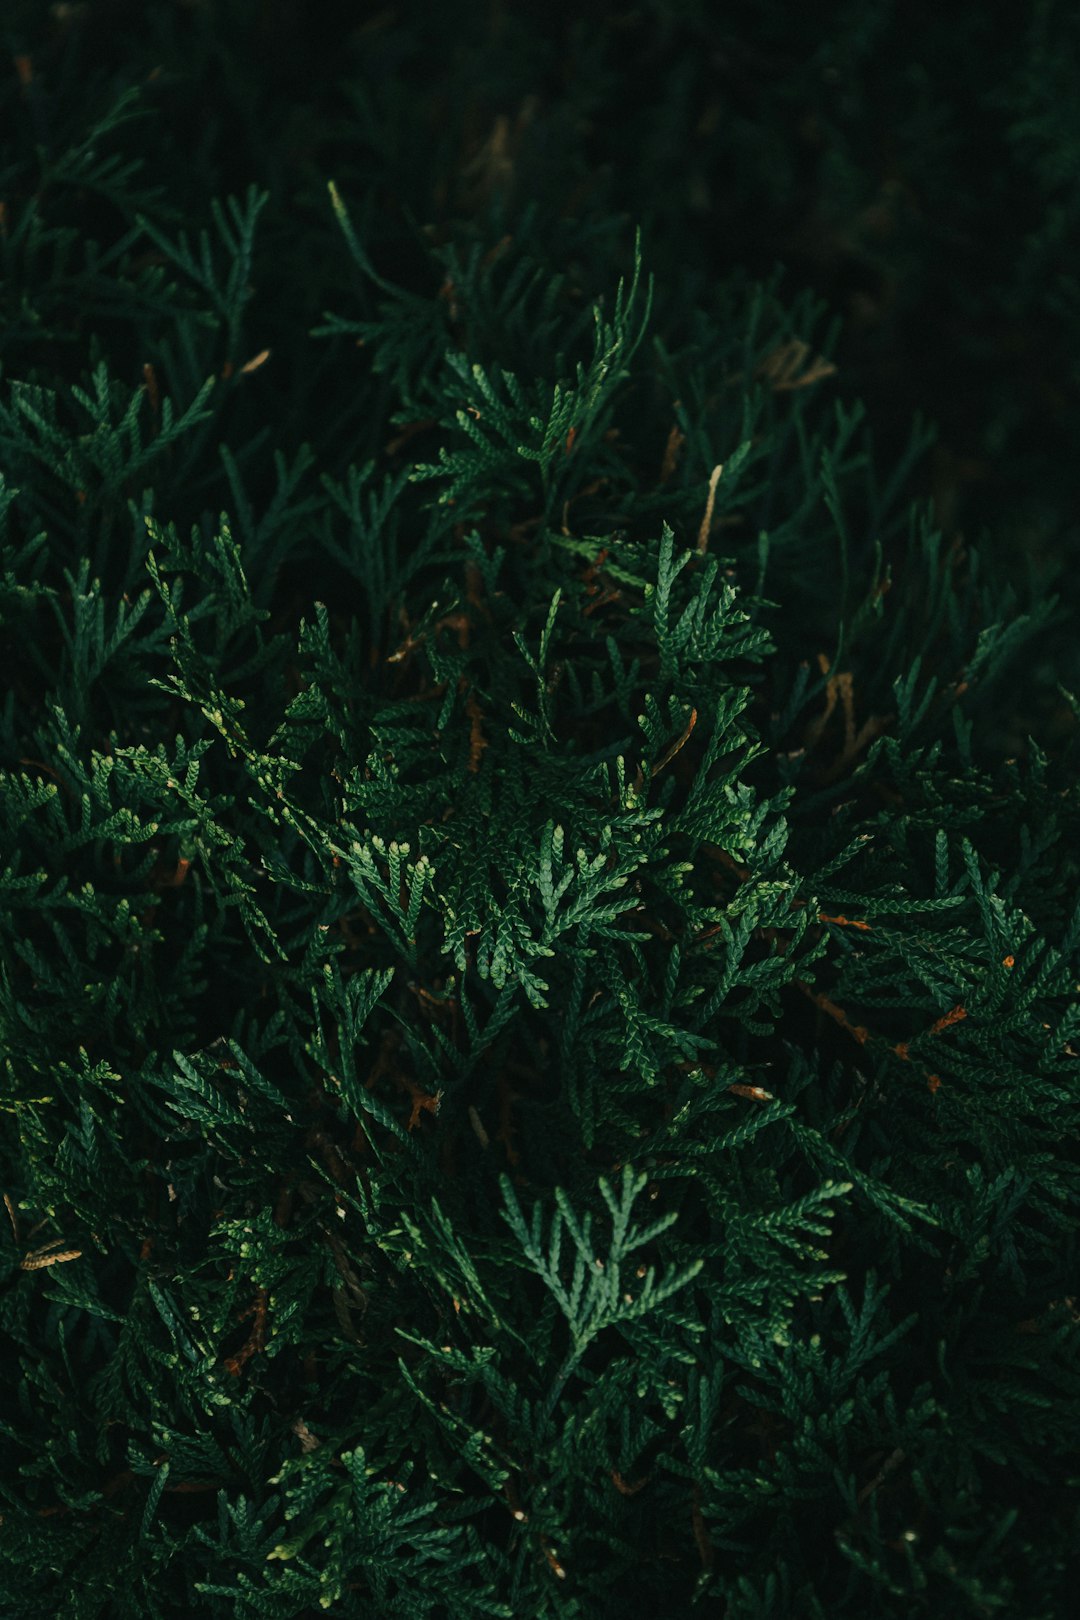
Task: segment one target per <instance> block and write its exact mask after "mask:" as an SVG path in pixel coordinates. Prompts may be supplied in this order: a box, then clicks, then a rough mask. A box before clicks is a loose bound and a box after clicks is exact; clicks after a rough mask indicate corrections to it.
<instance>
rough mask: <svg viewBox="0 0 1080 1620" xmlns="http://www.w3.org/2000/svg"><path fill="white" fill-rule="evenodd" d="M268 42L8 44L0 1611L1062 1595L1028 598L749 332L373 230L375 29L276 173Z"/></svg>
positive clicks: (761, 1613)
mask: <svg viewBox="0 0 1080 1620" xmlns="http://www.w3.org/2000/svg"><path fill="white" fill-rule="evenodd" d="M406 9H407V8H406ZM496 9H498V8H496ZM38 10H39V11H40V8H38ZM391 10H393V8H391ZM286 11H287V8H281V7H272V6H271V7H266V8H258V7H255V6H254V5H237V6H236V7H235V8H228V7H224V8H218V9H217V10H214V9H213V8H210V7H207V6H204V7H201V8H200V7H195V8H187V9H186V10H185V9H184V8H180V7H176V6H161V7H157V8H155V7H148V8H146V17H145V18H144V25H145V32H144V33H143V34H140V33H139V32H138V31H137V28H136V24H135V23H133V22H132V20H131V19H132V13H131V9H130V8H124V7H122V6H117V7H111V8H110V7H102V8H100V11H99V13H98V18H99V20H100V17H101V16H102V15H105V16H106V17H109V18H111V19H112V21H113V23H114V24H115V27H114V30H113V32H112V33H111V34H110V35H109V36H108V52H109V53H111V54H109V55H108V56H107V61H106V65H102V63H101V61H98V62H97V65H96V66H95V65H94V62H95V58H94V44H93V41H92V39H91V38H90V35H89V34H88V31H87V30H88V23H87V16H88V15H92V10H91V8H89V7H78V6H62V7H61V6H54V7H52V8H49V21H48V24H47V26H46V24H45V23H44V22H42V21H41V19H40V18H39V17H38V16H37V14H36V13H35V10H34V8H32V7H24V8H20V11H19V15H20V17H21V18H22V20H23V23H24V24H25V31H26V38H25V39H24V38H22V36H20V41H17V42H16V43H18V44H19V49H18V50H17V52H16V55H15V73H14V75H13V76H12V77H11V78H10V82H9V83H8V84H7V88H6V90H5V98H6V100H5V110H4V117H5V119H6V124H5V130H6V134H5V138H4V146H3V157H2V160H3V181H2V188H0V190H2V198H3V201H2V212H0V252H2V257H3V280H2V286H0V297H2V307H3V326H2V330H0V646H2V656H3V670H4V675H3V687H2V707H0V766H2V772H0V838H2V849H3V876H2V883H0V896H2V898H0V1057H2V1060H3V1071H2V1073H3V1083H2V1088H0V1110H2V1115H3V1130H2V1132H0V1190H2V1191H3V1195H4V1203H5V1206H6V1217H5V1218H0V1224H2V1226H3V1231H2V1235H0V1245H2V1247H0V1335H2V1344H3V1360H2V1364H0V1365H2V1372H0V1446H2V1458H3V1466H2V1467H0V1611H2V1613H3V1614H4V1615H10V1616H12V1617H13V1620H15V1617H18V1620H45V1617H52V1616H56V1615H62V1616H64V1617H65V1620H113V1617H115V1620H143V1617H149V1616H154V1617H158V1616H160V1617H162V1620H168V1617H171V1616H176V1617H178V1620H179V1617H181V1616H183V1617H189V1616H190V1617H194V1616H207V1617H222V1620H224V1617H226V1616H229V1617H233V1616H236V1617H241V1620H278V1617H279V1620H306V1617H308V1616H314V1615H317V1614H324V1613H325V1614H328V1615H330V1616H340V1617H341V1620H474V1617H475V1620H479V1617H481V1616H501V1617H505V1620H517V1617H519V1616H529V1617H530V1620H531V1617H534V1616H535V1617H541V1616H551V1617H555V1616H559V1617H567V1620H569V1617H580V1620H586V1617H588V1620H593V1617H601V1616H603V1617H608V1616H611V1617H615V1616H619V1617H622V1616H629V1617H633V1616H637V1615H642V1616H645V1615H649V1616H658V1617H659V1616H665V1617H666V1616H671V1617H675V1616H682V1615H683V1614H689V1613H691V1612H700V1613H702V1614H707V1615H716V1616H723V1617H724V1620H774V1617H783V1620H787V1617H790V1620H802V1617H808V1620H847V1617H851V1620H855V1617H859V1620H864V1617H874V1616H878V1617H894V1616H895V1617H900V1616H904V1617H925V1620H929V1617H931V1616H934V1617H942V1616H944V1617H949V1620H951V1617H953V1616H955V1617H968V1616H971V1617H975V1616H982V1615H1000V1616H1009V1617H1012V1616H1022V1617H1023V1620H1064V1616H1065V1614H1066V1613H1067V1612H1068V1598H1069V1593H1070V1589H1071V1585H1072V1583H1074V1581H1075V1578H1076V1576H1077V1574H1080V1570H1078V1567H1077V1553H1076V1547H1077V1545H1078V1535H1080V1509H1078V1498H1077V1494H1076V1492H1077V1485H1078V1484H1080V1475H1078V1472H1077V1463H1076V1439H1077V1435H1078V1432H1080V1379H1078V1374H1077V1347H1078V1324H1080V1311H1078V1309H1077V1306H1076V1300H1075V1297H1074V1293H1075V1290H1076V1279H1077V1241H1076V1239H1077V1201H1078V1197H1080V1155H1078V1153H1077V1130H1078V1125H1080V1097H1078V1087H1077V1053H1078V1051H1080V999H1078V990H1080V984H1078V979H1080V906H1078V904H1077V902H1076V898H1075V882H1076V863H1077V855H1076V851H1077V831H1078V815H1077V791H1076V753H1075V744H1074V741H1073V737H1074V735H1075V732H1071V733H1069V734H1068V735H1067V736H1066V737H1065V739H1064V741H1061V742H1060V743H1059V744H1058V745H1057V746H1055V747H1053V748H1047V747H1045V746H1043V745H1042V744H1041V743H1040V742H1039V741H1038V740H1037V739H1036V738H1035V737H1030V738H1025V740H1024V742H1023V745H1022V747H1020V748H1019V749H1018V750H1017V751H1016V752H1014V753H1009V752H1006V749H1005V747H1004V746H1003V740H1002V739H1003V736H1004V735H1006V734H1007V732H1008V726H1007V725H1006V722H1005V719H1003V716H1005V717H1008V716H1013V717H1015V715H1016V714H1017V713H1019V712H1021V710H1022V702H1021V700H1020V699H1019V698H1018V693H1020V692H1022V689H1023V677H1024V672H1025V670H1026V668H1027V667H1028V664H1029V661H1030V660H1031V658H1032V657H1033V656H1034V655H1035V653H1036V652H1037V649H1038V647H1039V645H1040V640H1041V639H1042V638H1044V637H1045V636H1046V635H1047V634H1049V633H1051V632H1054V631H1055V629H1056V627H1057V626H1058V625H1059V624H1060V615H1059V613H1058V611H1057V608H1056V604H1055V602H1054V601H1053V600H1052V599H1050V598H1048V597H1046V596H1045V595H1044V594H1040V593H1037V592H1032V591H1025V587H1024V584H1023V581H1022V580H1019V579H1015V580H1010V579H1009V578H1008V577H1006V576H1005V575H1004V574H1003V572H1002V571H1001V570H1000V569H998V568H993V569H988V568H984V567H983V566H982V565H981V563H980V554H979V548H978V547H976V546H972V545H968V544H966V543H965V542H964V540H963V537H962V536H959V535H956V534H953V535H951V536H950V535H947V534H945V533H943V531H942V528H941V526H940V525H939V523H938V522H937V521H936V518H935V513H934V508H933V505H932V503H931V502H929V501H927V500H912V499H911V498H910V487H911V480H912V478H913V477H914V475H915V471H916V469H917V468H918V466H919V465H920V464H921V462H922V460H923V459H924V458H925V456H926V453H927V451H928V449H929V446H930V444H931V442H932V439H933V430H932V428H930V427H928V426H927V425H926V423H925V422H924V421H922V420H921V419H917V420H916V422H915V425H914V428H913V430H912V431H911V433H910V437H909V442H908V444H907V447H906V449H905V450H904V452H903V453H902V454H901V455H899V456H897V457H896V458H895V459H894V460H893V461H892V462H891V463H890V464H888V465H886V466H883V465H882V464H881V460H880V458H879V457H876V456H875V455H874V454H873V451H872V445H871V443H870V440H869V436H868V423H867V418H866V412H865V410H864V409H863V407H862V405H861V404H860V403H859V402H858V401H851V400H848V401H845V400H844V398H843V397H842V394H841V391H840V390H841V384H842V380H843V379H842V375H841V373H839V372H838V370H837V366H836V362H835V359H834V355H835V350H836V345H837V341H838V335H839V331H838V327H839V323H838V322H837V321H836V320H835V319H833V320H832V322H831V324H830V322H829V316H828V310H827V309H826V308H825V306H824V305H823V303H822V302H821V301H820V300H818V299H817V298H815V297H814V296H812V295H811V294H810V293H809V292H807V293H805V294H803V295H800V296H796V297H794V298H788V297H781V296H780V293H779V291H778V282H777V279H776V277H771V278H770V277H766V278H764V279H760V278H754V277H752V276H748V275H741V276H740V275H739V274H737V273H736V272H735V271H733V272H732V273H731V274H730V275H729V276H727V277H726V278H725V279H724V280H723V281H722V282H717V283H715V284H712V285H710V286H709V287H708V288H702V289H701V292H700V298H699V299H698V301H697V302H696V303H695V304H694V305H693V307H691V308H687V307H686V305H685V303H684V301H683V299H682V297H681V293H680V291H679V289H677V288H676V287H675V285H674V283H671V282H669V283H667V284H665V283H664V281H663V280H662V279H661V278H660V277H659V276H657V275H655V274H653V273H651V271H650V244H649V238H648V235H647V233H644V232H638V233H633V232H631V233H630V234H629V235H628V233H627V232H626V230H625V229H624V225H625V223H626V222H625V220H624V219H622V218H621V216H617V215H611V216H604V215H595V214H593V213H591V212H589V211H588V210H585V211H583V212H582V213H581V214H574V213H573V212H567V211H565V210H563V211H560V210H558V209H556V208H555V207H553V206H552V207H548V206H546V205H541V203H539V202H537V201H536V200H535V199H534V200H533V202H532V203H530V202H529V201H528V200H526V199H519V200H518V201H514V200H512V199H510V198H508V196H507V194H506V190H505V188H500V186H499V185H497V184H495V183H494V182H492V183H490V184H488V183H487V182H488V181H490V180H491V172H489V171H493V170H497V169H498V163H499V161H500V149H499V147H498V142H497V141H496V144H495V148H494V149H493V150H487V151H486V156H485V157H484V158H483V161H482V162H479V160H475V158H474V166H473V168H472V169H471V170H462V171H461V172H460V173H459V174H458V176H457V181H456V183H457V184H459V185H460V187H461V188H462V195H461V196H460V197H457V199H456V201H455V199H454V198H453V197H452V198H451V199H450V200H451V202H453V204H454V206H453V208H452V209H450V210H449V211H446V212H440V213H439V215H438V219H437V222H436V223H435V224H432V223H431V222H430V220H428V219H425V218H424V217H423V214H422V213H414V212H413V208H414V207H415V208H416V209H422V207H423V200H422V199H423V198H424V197H425V195H426V193H425V191H424V184H426V182H424V183H423V184H422V183H421V181H420V180H419V179H417V175H418V174H419V173H420V171H421V170H422V168H423V159H424V143H423V139H422V136H423V129H422V128H421V129H420V130H419V133H417V130H416V129H413V131H412V133H411V134H410V135H408V136H406V135H405V134H404V133H403V132H402V131H401V130H395V129H394V128H392V127H386V126H384V125H379V124H378V123H377V122H376V121H368V122H367V123H365V113H366V112H370V109H371V107H372V106H373V105H376V104H377V90H376V88H375V83H376V80H378V79H379V76H380V75H381V74H385V75H392V74H393V72H394V71H395V62H396V63H397V64H398V65H400V68H401V72H402V74H405V73H406V72H407V71H412V69H411V68H410V67H409V49H410V44H409V42H410V40H413V41H414V42H415V39H416V34H415V32H414V33H413V34H411V35H410V33H409V31H408V29H407V28H404V27H401V28H399V27H397V25H396V24H394V26H386V25H385V20H384V22H383V23H381V24H380V23H379V22H378V20H377V19H375V20H371V21H370V22H368V23H366V24H365V25H364V26H363V27H360V28H358V36H359V37H360V38H361V39H362V40H363V41H366V42H368V43H369V44H370V49H371V51H372V53H373V56H374V66H373V67H371V68H370V70H369V71H370V75H371V77H370V82H369V84H368V90H366V91H365V89H364V84H365V81H364V80H363V79H362V78H358V79H357V80H356V82H355V85H354V97H353V100H354V107H353V112H352V116H353V118H354V120H355V122H356V124H357V126H358V127H359V128H360V129H361V131H363V132H364V140H365V141H367V142H368V145H367V147H366V148H365V150H364V152H362V153H361V154H360V157H358V155H357V151H356V150H351V156H350V155H349V153H350V148H349V146H348V141H347V139H346V137H345V136H344V135H342V134H341V132H340V130H335V135H334V139H339V140H340V142H341V145H340V150H339V151H338V155H339V156H340V157H341V159H342V167H341V168H340V169H339V171H338V173H337V174H336V175H334V174H331V173H323V174H321V175H320V176H319V177H318V183H317V184H316V180H315V177H314V174H313V170H314V168H315V167H316V165H315V163H314V161H313V160H311V159H310V158H309V156H305V155H304V143H305V141H306V140H309V138H310V142H311V144H312V145H314V144H316V137H315V135H314V134H312V133H311V131H312V127H313V126H312V124H311V123H310V122H309V120H315V119H316V117H317V109H316V108H315V106H314V104H313V103H311V102H304V101H303V99H302V97H299V98H298V99H297V101H296V102H295V104H294V105H293V106H292V110H291V112H290V111H289V105H290V104H289V102H288V96H287V94H286V89H285V88H284V86H285V85H286V77H285V74H286V67H285V63H286V57H287V55H288V53H287V52H284V50H283V49H282V48H280V47H278V48H276V54H275V48H273V40H274V28H275V27H276V28H278V29H279V30H284V33H283V34H282V36H281V37H283V38H285V39H287V40H292V39H293V38H294V35H293V34H292V33H289V25H288V22H287V17H286ZM283 19H285V20H283ZM245 24H246V26H248V27H249V29H250V38H249V46H250V50H249V55H251V56H252V57H253V59H254V60H253V62H249V61H248V60H247V58H245V56H244V53H243V50H242V48H241V47H242V44H243V38H244V36H243V25H245ZM35 28H36V29H37V30H38V32H37V33H36V34H35V33H34V29H35ZM133 29H135V30H136V31H135V32H132V31H131V30H133ZM31 43H32V44H33V49H31V48H30V45H31ZM166 47H167V49H166ZM313 49H314V47H313ZM320 49H321V50H323V51H325V49H326V47H325V44H324V45H323V46H322V47H320ZM507 50H509V46H507ZM155 51H158V52H160V62H161V63H164V66H159V64H158V61H156V60H154V59H153V57H154V52H155ZM260 53H262V54H260ZM466 60H467V59H466ZM230 64H233V65H235V67H236V79H235V85H234V99H233V102H232V104H231V111H230V112H229V114H228V117H229V118H232V119H234V120H237V121H238V122H239V124H240V125H243V126H244V127H245V128H246V129H247V138H248V139H249V140H250V141H251V143H252V147H253V148H254V146H255V145H258V144H259V143H260V142H261V147H260V150H261V152H262V156H261V159H260V161H261V162H262V163H263V166H264V167H263V170H262V179H261V180H260V182H259V183H256V182H255V181H251V182H250V183H246V184H244V185H240V186H234V187H232V188H229V187H222V186H219V184H218V181H219V179H220V178H221V176H222V174H226V173H227V172H228V170H229V165H230V163H231V162H234V161H235V149H234V147H233V145H232V143H231V141H230V139H229V138H228V136H229V132H230V129H231V128H232V126H231V125H230V124H229V122H228V118H226V117H225V115H224V114H223V115H222V120H223V121H222V122H220V123H218V124H215V123H214V122H213V120H212V119H211V120H210V122H209V123H208V125H207V127H206V128H205V130H204V132H203V135H202V136H201V137H200V138H199V139H196V133H197V131H196V125H195V124H194V123H192V122H190V121H189V122H185V118H188V119H190V116H191V115H190V108H189V106H188V104H189V101H192V100H197V96H198V93H199V88H198V87H199V86H200V85H204V86H205V85H206V84H210V85H211V86H213V85H215V84H217V83H218V80H219V79H221V78H223V77H224V76H225V68H226V67H227V66H229V65H230ZM429 65H430V64H429ZM496 67H498V63H496ZM304 68H305V60H304V58H303V56H302V55H301V56H300V57H299V58H298V59H297V60H296V61H294V62H293V63H292V70H293V71H294V72H295V74H296V75H297V76H298V78H300V79H302V76H303V71H304ZM448 71H449V69H448ZM454 71H455V72H460V71H462V69H461V64H460V63H459V64H458V66H457V68H455V69H454ZM493 71H495V69H493ZM431 73H432V79H433V82H435V83H437V80H438V74H437V67H435V66H433V67H432V68H431ZM430 94H431V96H432V97H433V98H434V99H435V100H437V97H438V94H439V91H438V90H437V88H436V89H431V90H430ZM260 96H261V97H262V98H263V100H262V101H260V100H259V97H260ZM181 104H182V107H183V108H185V109H187V111H186V112H184V114H183V116H182V108H181ZM270 108H272V111H271V110H266V109H270ZM264 110H265V123H264V122H263V112H264ZM215 116H216V114H215ZM335 116H341V117H342V119H344V115H343V114H340V115H338V114H335ZM421 122H422V121H421ZM437 124H438V120H437V118H436V119H435V125H436V127H437ZM380 146H385V151H384V152H383V154H382V158H381V159H380V157H379V149H380ZM503 157H504V158H505V153H503ZM361 158H362V159H363V161H361ZM431 161H432V164H433V171H432V172H434V173H435V174H439V175H441V174H444V173H447V172H449V170H448V169H447V161H448V160H447V159H446V155H445V153H435V154H434V155H433V156H432V158H431ZM506 161H507V162H509V161H510V159H509V158H506ZM484 164H487V165H488V166H489V167H488V170H485V169H484ZM485 176H486V178H485ZM657 183H658V184H659V183H660V182H659V181H658V182H657ZM470 187H472V188H475V189H474V190H472V191H470ZM444 200H445V199H444ZM395 222H396V223H395ZM395 233H396V234H395ZM1060 701H1061V702H1062V703H1063V704H1065V705H1066V707H1067V708H1068V709H1069V711H1070V712H1072V713H1074V714H1075V710H1076V700H1075V699H1074V698H1072V697H1071V696H1070V695H1069V693H1068V691H1067V690H1065V689H1063V690H1062V692H1061V695H1060ZM1018 703H1019V704H1020V708H1018ZM1010 724H1011V722H1010Z"/></svg>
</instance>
